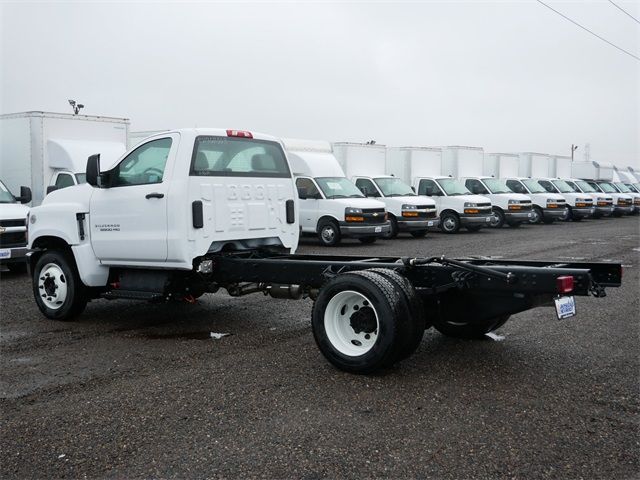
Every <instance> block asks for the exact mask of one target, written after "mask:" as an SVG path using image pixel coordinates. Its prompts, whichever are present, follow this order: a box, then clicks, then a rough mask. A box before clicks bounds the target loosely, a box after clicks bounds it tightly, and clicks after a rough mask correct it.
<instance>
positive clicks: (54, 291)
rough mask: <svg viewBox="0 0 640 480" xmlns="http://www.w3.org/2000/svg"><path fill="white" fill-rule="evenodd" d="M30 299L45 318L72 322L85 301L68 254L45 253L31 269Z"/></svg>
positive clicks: (84, 304)
mask: <svg viewBox="0 0 640 480" xmlns="http://www.w3.org/2000/svg"><path fill="white" fill-rule="evenodd" d="M32 283H33V296H34V297H35V299H36V304H37V305H38V308H39V309H40V311H41V312H42V313H43V314H44V316H45V317H47V318H50V319H52V320H72V319H73V318H75V317H77V316H78V315H80V314H81V313H82V311H83V310H84V309H85V307H86V306H87V302H88V301H89V292H88V289H87V287H86V286H85V285H84V284H83V283H82V280H80V275H79V274H78V269H77V267H76V263H75V261H74V260H73V257H72V256H71V254H70V253H68V252H63V251H59V250H51V251H48V252H45V253H44V254H43V255H42V256H41V257H40V258H39V259H38V261H37V262H36V266H35V268H34V269H33V282H32Z"/></svg>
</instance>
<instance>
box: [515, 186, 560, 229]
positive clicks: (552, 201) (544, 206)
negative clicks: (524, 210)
mask: <svg viewBox="0 0 640 480" xmlns="http://www.w3.org/2000/svg"><path fill="white" fill-rule="evenodd" d="M504 180H505V183H506V184H507V187H509V188H510V189H511V191H512V192H515V193H521V194H523V195H527V196H529V198H531V201H532V202H533V210H532V212H531V213H532V214H533V216H532V217H531V219H530V220H529V222H530V223H540V222H544V223H553V222H554V221H555V220H558V219H562V218H564V217H565V216H566V215H567V212H566V209H567V207H566V204H567V202H566V200H565V199H564V198H563V197H562V196H560V195H558V194H557V193H549V192H547V191H546V190H545V189H544V188H542V187H541V186H540V184H539V183H538V182H537V181H536V180H534V179H532V178H527V177H508V178H505V179H504Z"/></svg>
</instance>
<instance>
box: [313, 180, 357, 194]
mask: <svg viewBox="0 0 640 480" xmlns="http://www.w3.org/2000/svg"><path fill="white" fill-rule="evenodd" d="M316 182H317V183H318V185H319V186H320V189H321V190H322V193H324V196H325V197H327V198H349V197H353V198H364V195H363V194H362V192H361V191H360V190H358V187H356V186H355V185H354V184H353V183H351V182H350V181H349V180H347V179H346V178H344V177H318V178H316Z"/></svg>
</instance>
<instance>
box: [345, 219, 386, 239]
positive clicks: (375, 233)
mask: <svg viewBox="0 0 640 480" xmlns="http://www.w3.org/2000/svg"><path fill="white" fill-rule="evenodd" d="M390 230H391V227H390V226H389V222H385V223H378V224H374V225H353V224H351V223H347V222H340V233H341V234H342V236H343V237H352V238H358V237H379V236H382V235H384V234H386V233H389V231H390Z"/></svg>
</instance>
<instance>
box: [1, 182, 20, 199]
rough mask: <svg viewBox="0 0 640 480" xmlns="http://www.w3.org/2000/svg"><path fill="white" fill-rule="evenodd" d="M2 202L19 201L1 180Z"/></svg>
mask: <svg viewBox="0 0 640 480" xmlns="http://www.w3.org/2000/svg"><path fill="white" fill-rule="evenodd" d="M0 203H18V201H17V200H16V199H15V198H14V196H13V195H11V192H10V191H9V189H8V188H7V187H5V186H4V183H2V182H0Z"/></svg>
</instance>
